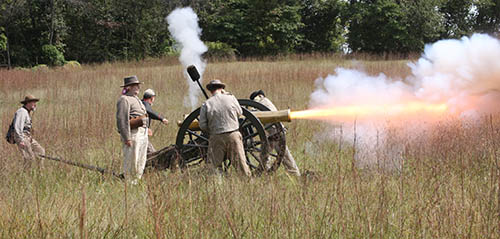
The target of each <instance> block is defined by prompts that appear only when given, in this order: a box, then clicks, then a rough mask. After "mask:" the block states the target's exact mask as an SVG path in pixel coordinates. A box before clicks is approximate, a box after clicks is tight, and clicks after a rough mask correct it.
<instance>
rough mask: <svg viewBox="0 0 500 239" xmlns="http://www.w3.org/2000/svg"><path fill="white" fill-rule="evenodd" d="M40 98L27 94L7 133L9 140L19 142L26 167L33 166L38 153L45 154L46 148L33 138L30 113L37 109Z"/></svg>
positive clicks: (18, 145)
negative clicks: (32, 163)
mask: <svg viewBox="0 0 500 239" xmlns="http://www.w3.org/2000/svg"><path fill="white" fill-rule="evenodd" d="M39 100H40V99H38V98H36V97H34V96H33V95H26V97H24V100H23V101H21V104H23V106H22V107H21V108H19V109H18V110H17V111H16V113H15V114H14V119H13V120H12V123H11V125H10V127H9V132H8V133H7V138H8V141H9V142H11V143H15V144H17V147H18V148H19V151H21V153H22V155H23V159H24V166H25V168H29V167H30V166H31V162H32V161H33V160H34V159H35V157H36V156H38V155H45V149H44V148H43V147H42V146H41V145H40V144H39V143H38V142H37V141H36V140H35V139H34V138H33V133H32V132H33V128H32V122H31V116H30V114H31V113H32V112H33V111H35V110H36V102H38V101H39Z"/></svg>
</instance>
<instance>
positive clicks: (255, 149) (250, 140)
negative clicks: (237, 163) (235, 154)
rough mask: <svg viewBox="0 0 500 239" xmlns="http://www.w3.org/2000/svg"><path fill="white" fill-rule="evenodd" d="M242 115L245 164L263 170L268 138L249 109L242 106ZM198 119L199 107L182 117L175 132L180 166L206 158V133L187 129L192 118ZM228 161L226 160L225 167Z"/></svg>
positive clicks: (197, 162) (241, 130) (199, 161)
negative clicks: (182, 119)
mask: <svg viewBox="0 0 500 239" xmlns="http://www.w3.org/2000/svg"><path fill="white" fill-rule="evenodd" d="M242 110H243V117H242V118H241V119H240V129H239V130H240V132H241V134H242V136H243V146H244V148H245V153H246V156H247V164H248V165H249V167H250V169H251V170H253V171H254V172H257V173H260V172H262V171H265V167H264V164H262V163H261V162H264V161H265V159H267V158H268V156H269V152H268V148H269V147H268V140H267V136H266V131H265V129H264V126H263V125H262V124H261V123H260V120H259V119H258V118H256V117H255V116H254V115H253V114H252V113H251V112H250V111H249V110H247V109H246V108H245V107H242ZM199 119H200V108H198V109H196V110H195V111H193V112H191V114H189V115H188V117H186V119H184V121H183V123H182V124H181V126H180V128H179V131H178V132H177V139H176V146H177V148H178V150H179V152H180V155H181V158H182V160H181V161H180V162H179V164H180V167H181V168H185V167H187V166H192V165H197V164H200V163H201V162H203V161H204V160H205V159H206V158H207V150H208V135H206V134H205V133H203V132H202V131H199V130H191V129H189V125H190V124H191V122H193V121H194V120H199ZM229 164H230V162H229V161H226V162H225V166H226V168H227V167H229Z"/></svg>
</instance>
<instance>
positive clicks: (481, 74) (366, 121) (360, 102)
mask: <svg viewBox="0 0 500 239" xmlns="http://www.w3.org/2000/svg"><path fill="white" fill-rule="evenodd" d="M499 59H500V41H499V40H498V39H496V38H493V37H491V36H488V35H484V34H474V35H472V36H471V37H464V38H462V39H459V40H442V41H438V42H436V43H434V44H431V45H427V46H426V47H425V50H424V53H423V54H422V56H421V58H420V59H419V60H417V61H416V62H412V63H409V64H408V66H409V67H410V69H411V74H410V75H409V76H408V77H406V78H404V79H393V78H390V77H388V76H386V75H384V74H382V73H380V74H378V75H368V74H367V73H365V72H363V71H360V70H355V69H346V68H337V69H336V70H335V74H332V75H328V76H327V77H326V78H319V79H317V80H316V81H315V90H314V92H313V93H312V94H311V96H310V103H309V110H305V111H298V112H292V113H291V117H292V119H297V118H306V119H317V120H324V121H328V122H331V123H332V124H333V125H336V126H337V127H333V128H334V130H333V132H330V135H329V136H328V137H333V135H338V134H339V129H338V126H339V125H342V127H343V129H341V130H340V132H342V134H343V136H342V137H343V139H344V140H350V141H351V142H353V141H352V140H353V138H352V137H353V136H354V135H357V136H358V139H357V143H359V144H362V145H359V148H360V149H361V148H364V149H365V150H367V151H373V146H374V145H379V146H380V141H381V140H383V138H384V137H385V136H386V133H387V132H386V129H387V124H388V122H390V124H392V125H394V124H398V123H399V125H402V126H403V127H400V128H402V129H405V130H408V131H411V132H409V134H408V135H418V133H419V132H422V131H423V130H425V127H428V126H429V122H436V120H441V119H445V118H449V117H456V118H457V117H458V118H460V119H462V120H466V119H467V120H470V119H474V118H477V117H478V116H481V115H484V114H493V113H498V112H499V110H500V108H499V107H498V102H500V60H499ZM354 122H356V125H354ZM409 122H411V123H409ZM354 129H356V132H353V130H354ZM335 137H336V136H335ZM375 141H377V142H375ZM398 150H399V149H398ZM398 150H396V151H398Z"/></svg>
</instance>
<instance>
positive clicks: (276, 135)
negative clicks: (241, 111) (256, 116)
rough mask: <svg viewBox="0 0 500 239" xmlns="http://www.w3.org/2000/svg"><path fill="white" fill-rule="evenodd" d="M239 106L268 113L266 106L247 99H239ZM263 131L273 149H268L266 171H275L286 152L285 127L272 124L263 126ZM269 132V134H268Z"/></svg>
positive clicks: (279, 124)
mask: <svg viewBox="0 0 500 239" xmlns="http://www.w3.org/2000/svg"><path fill="white" fill-rule="evenodd" d="M238 102H239V103H240V105H241V106H242V107H244V108H246V109H248V110H250V111H270V109H269V108H267V106H265V105H263V104H261V103H259V102H256V101H253V100H249V99H239V100H238ZM264 129H265V130H266V131H267V132H268V135H267V139H268V142H269V144H270V145H271V146H274V148H270V149H269V157H268V161H269V162H268V163H266V166H267V167H266V168H267V169H266V171H267V172H274V171H276V170H277V169H278V168H279V167H280V165H281V162H282V161H283V157H284V155H285V152H286V137H285V127H284V126H283V124H281V123H279V122H278V123H272V124H266V125H264ZM269 132H270V133H271V134H269Z"/></svg>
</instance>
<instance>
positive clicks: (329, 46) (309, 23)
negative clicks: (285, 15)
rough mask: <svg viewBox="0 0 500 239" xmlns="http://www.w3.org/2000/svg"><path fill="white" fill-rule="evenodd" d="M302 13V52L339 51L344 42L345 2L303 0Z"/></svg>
mask: <svg viewBox="0 0 500 239" xmlns="http://www.w3.org/2000/svg"><path fill="white" fill-rule="evenodd" d="M301 6H302V7H301V9H300V14H301V16H302V22H303V23H304V25H303V27H302V28H301V30H300V32H301V33H302V34H303V35H304V41H303V42H302V44H301V45H300V46H299V47H298V50H299V51H300V52H315V51H318V52H331V51H333V52H337V51H339V50H340V48H341V46H342V44H343V43H344V36H343V35H342V34H343V28H344V27H343V25H342V22H341V18H340V13H341V11H342V9H343V8H344V3H343V2H342V1H339V0H326V1H324V0H301Z"/></svg>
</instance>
